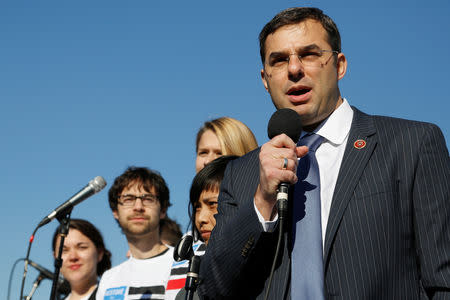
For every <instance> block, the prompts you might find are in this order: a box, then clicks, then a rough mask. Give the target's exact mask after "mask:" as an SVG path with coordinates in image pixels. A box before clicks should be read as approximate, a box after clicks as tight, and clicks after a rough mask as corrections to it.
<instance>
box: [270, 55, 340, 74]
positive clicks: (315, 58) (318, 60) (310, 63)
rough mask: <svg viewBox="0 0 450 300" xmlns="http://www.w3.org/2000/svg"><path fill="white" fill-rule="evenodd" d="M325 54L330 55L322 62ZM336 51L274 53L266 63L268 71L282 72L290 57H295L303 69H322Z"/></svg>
mask: <svg viewBox="0 0 450 300" xmlns="http://www.w3.org/2000/svg"><path fill="white" fill-rule="evenodd" d="M325 53H331V55H330V57H328V59H327V60H325V61H324V54H325ZM338 53H339V52H338V51H335V50H308V51H306V52H303V53H300V54H296V53H292V54H283V53H276V54H274V55H273V56H272V57H270V58H269V60H268V62H267V66H268V69H270V70H272V71H275V72H276V71H284V70H286V69H287V66H288V65H289V62H290V59H291V56H293V55H294V56H296V57H297V58H298V60H299V61H300V63H301V64H302V65H303V66H304V67H311V68H322V67H324V66H325V65H326V64H327V63H328V61H329V60H330V58H331V57H332V56H333V54H338Z"/></svg>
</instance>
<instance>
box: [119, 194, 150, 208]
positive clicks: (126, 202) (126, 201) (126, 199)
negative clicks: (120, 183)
mask: <svg viewBox="0 0 450 300" xmlns="http://www.w3.org/2000/svg"><path fill="white" fill-rule="evenodd" d="M138 198H139V199H141V202H142V205H143V206H153V205H154V204H155V203H156V201H158V198H157V197H156V196H155V195H152V194H143V195H140V196H135V195H130V194H125V195H122V196H119V199H120V200H121V201H118V203H119V204H120V205H123V206H125V207H133V206H134V204H135V203H136V200H137V199H138Z"/></svg>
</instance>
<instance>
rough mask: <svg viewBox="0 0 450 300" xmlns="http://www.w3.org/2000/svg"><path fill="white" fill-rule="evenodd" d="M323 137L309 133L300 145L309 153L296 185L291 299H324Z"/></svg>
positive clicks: (302, 160)
mask: <svg viewBox="0 0 450 300" xmlns="http://www.w3.org/2000/svg"><path fill="white" fill-rule="evenodd" d="M322 140H323V137H321V136H320V135H317V134H310V135H306V136H304V137H303V138H301V139H300V140H299V142H298V144H297V145H298V146H308V147H309V152H308V154H307V155H306V156H304V157H303V158H301V159H300V161H299V164H298V168H297V176H298V182H297V183H296V185H295V187H294V199H293V201H294V203H293V214H292V217H293V218H292V256H291V257H292V260H291V265H292V271H291V298H292V299H295V300H297V299H299V300H300V299H305V300H309V299H314V300H320V299H325V298H324V284H323V281H324V278H323V277H324V275H323V250H322V224H321V217H320V216H321V214H320V177H319V166H318V164H317V159H316V149H317V148H318V147H319V146H320V144H321V143H322Z"/></svg>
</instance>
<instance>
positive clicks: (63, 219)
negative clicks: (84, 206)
mask: <svg viewBox="0 0 450 300" xmlns="http://www.w3.org/2000/svg"><path fill="white" fill-rule="evenodd" d="M72 209H73V207H69V208H68V209H67V210H65V211H64V212H63V213H61V214H60V215H59V216H58V217H56V218H57V219H58V221H59V223H61V225H60V226H59V232H58V235H59V236H60V240H59V249H58V256H57V258H56V259H55V272H54V277H53V284H52V293H51V295H50V300H56V291H57V288H58V278H59V271H60V269H61V266H62V263H63V260H62V258H61V256H62V251H63V247H64V240H65V239H66V236H67V234H68V233H69V225H70V214H71V213H72Z"/></svg>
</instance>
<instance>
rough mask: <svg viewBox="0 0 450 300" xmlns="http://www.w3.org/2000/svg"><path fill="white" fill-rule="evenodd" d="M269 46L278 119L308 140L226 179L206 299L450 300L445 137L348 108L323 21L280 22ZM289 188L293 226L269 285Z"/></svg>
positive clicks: (309, 11) (275, 142)
mask: <svg viewBox="0 0 450 300" xmlns="http://www.w3.org/2000/svg"><path fill="white" fill-rule="evenodd" d="M259 40H260V55H261V59H262V64H263V69H262V70H261V78H262V82H263V84H264V87H265V88H266V90H267V91H268V92H269V94H270V96H271V98H272V102H273V103H274V105H275V106H276V108H278V109H280V108H290V109H292V110H294V111H295V112H296V113H297V114H298V115H299V116H300V118H301V121H302V124H303V133H302V135H301V136H300V139H299V140H298V141H292V140H291V139H290V138H289V137H288V136H286V135H284V134H281V135H278V136H275V137H274V138H272V139H271V140H270V141H269V142H267V143H266V144H264V145H263V146H262V147H261V148H260V149H258V150H256V151H253V152H250V153H249V154H247V155H245V156H243V157H241V158H239V159H237V160H235V161H233V162H231V163H230V164H229V165H228V167H227V171H226V172H225V177H224V180H223V182H222V185H221V189H220V195H219V201H218V203H219V206H218V214H217V215H216V226H215V228H214V231H213V232H212V235H211V238H210V240H209V243H208V248H207V250H206V254H205V256H204V257H203V260H202V264H201V269H200V286H199V292H200V295H202V296H203V297H204V298H205V299H222V298H227V299H277V300H278V299H308V300H309V299H314V300H320V299H428V298H429V299H450V202H449V182H450V168H449V167H450V160H449V154H448V150H447V147H446V143H445V140H444V137H443V135H442V132H441V131H440V129H439V128H438V127H437V126H435V125H433V124H429V123H422V122H415V121H408V120H401V119H395V118H389V117H380V116H370V115H367V114H365V113H363V112H361V111H359V110H358V109H356V108H354V107H351V106H350V105H349V102H348V101H347V100H346V99H344V98H343V97H342V96H341V94H340V91H339V86H338V82H339V80H340V79H342V78H343V77H344V75H345V73H346V69H347V60H346V57H345V55H344V54H343V53H342V52H341V41H340V34H339V31H338V29H337V27H336V25H335V23H334V22H333V20H331V18H329V17H328V16H327V15H325V14H323V12H322V11H321V10H320V9H317V8H308V7H307V8H305V7H304V8H290V9H286V10H284V11H282V12H280V13H279V14H277V15H276V16H275V17H274V18H273V19H272V20H271V21H270V22H269V23H267V24H266V25H265V27H264V28H263V29H262V31H261V33H260V36H259ZM283 182H285V183H289V184H290V186H291V187H290V190H289V204H288V213H287V218H288V220H289V222H288V224H286V227H285V230H282V231H281V238H282V239H281V244H280V251H279V255H278V258H277V260H276V261H275V264H274V265H273V266H274V269H273V270H274V271H273V272H272V271H271V268H272V262H273V261H274V256H275V252H276V244H277V238H278V231H280V226H279V224H280V222H279V219H278V217H279V214H278V213H279V211H278V209H277V205H276V204H277V189H278V187H279V185H280V183H283ZM285 194H287V193H285ZM282 196H283V194H282ZM271 274H272V275H273V277H271V276H272V275H271ZM271 278H272V279H271ZM270 282H271V285H270ZM269 286H270V288H269Z"/></svg>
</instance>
